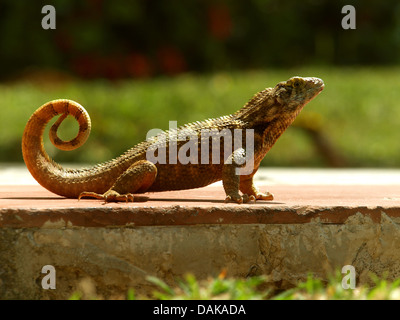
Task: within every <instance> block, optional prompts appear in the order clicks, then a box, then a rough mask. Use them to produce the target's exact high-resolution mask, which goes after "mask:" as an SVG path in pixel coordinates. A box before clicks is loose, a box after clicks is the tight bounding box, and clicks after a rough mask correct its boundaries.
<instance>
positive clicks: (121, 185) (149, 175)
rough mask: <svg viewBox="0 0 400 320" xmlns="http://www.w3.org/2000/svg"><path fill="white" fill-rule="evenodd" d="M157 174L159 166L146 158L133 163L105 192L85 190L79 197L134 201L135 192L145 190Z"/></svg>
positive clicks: (107, 200) (106, 200) (111, 200)
mask: <svg viewBox="0 0 400 320" xmlns="http://www.w3.org/2000/svg"><path fill="white" fill-rule="evenodd" d="M156 176H157V167H156V166H155V165H154V164H153V163H151V162H149V161H146V160H141V161H138V162H135V163H134V164H132V165H131V166H130V167H129V168H128V169H127V170H126V171H125V172H124V173H122V174H121V175H120V176H119V177H118V179H117V180H116V181H115V183H114V185H113V186H112V187H111V188H110V189H109V190H107V191H106V192H105V193H103V194H99V193H95V192H90V191H84V192H82V193H81V194H80V195H79V198H78V199H81V198H84V197H89V198H95V199H102V200H104V201H105V202H119V201H124V202H133V201H134V196H133V193H136V192H139V193H142V192H145V191H146V190H147V189H148V188H149V187H150V186H151V185H152V184H153V182H154V180H155V179H156Z"/></svg>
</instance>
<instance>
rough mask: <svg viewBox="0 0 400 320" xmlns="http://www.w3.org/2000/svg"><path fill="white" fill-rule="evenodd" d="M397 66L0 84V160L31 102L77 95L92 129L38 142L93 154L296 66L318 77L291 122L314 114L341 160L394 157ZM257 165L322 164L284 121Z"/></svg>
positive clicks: (76, 158)
mask: <svg viewBox="0 0 400 320" xmlns="http://www.w3.org/2000/svg"><path fill="white" fill-rule="evenodd" d="M399 74H400V68H399V67H391V68H315V67H313V68H303V69H288V70H265V71H248V72H235V73H219V74H212V75H193V74H187V75H183V76H180V77H176V78H157V79H153V80H140V81H136V80H135V81H133V80H126V81H121V82H114V83H111V82H108V81H105V80H97V81H90V82H81V81H74V82H69V83H67V84H54V83H48V84H43V83H41V85H37V84H36V85H35V84H32V83H29V82H17V83H14V84H12V85H9V84H7V85H6V84H2V85H0V97H1V99H0V118H1V120H2V124H3V125H2V126H0V139H1V143H0V161H2V162H12V161H22V156H21V151H20V143H21V136H22V132H23V129H24V126H25V124H26V121H27V120H28V118H29V117H30V115H31V114H32V113H33V112H34V110H36V108H38V107H39V106H40V105H42V104H43V103H45V102H47V101H49V100H52V99H58V98H68V99H72V100H76V101H77V102H79V103H81V104H82V105H83V106H84V107H85V108H86V109H87V110H88V112H89V114H90V116H91V119H92V133H91V136H90V137H89V140H88V142H87V143H86V144H85V145H84V146H83V147H81V148H80V149H78V150H76V151H71V152H62V151H58V150H56V149H55V148H53V147H52V146H51V145H50V143H49V142H46V149H47V150H48V152H49V153H50V154H51V155H52V156H53V157H54V158H55V159H56V160H57V161H60V162H78V163H79V162H81V163H97V162H100V161H106V160H109V159H111V158H112V157H115V156H117V155H119V154H121V153H122V152H124V151H125V150H127V149H128V148H130V147H132V146H133V145H134V144H136V143H138V142H140V141H142V140H143V139H145V137H146V133H147V132H148V130H149V129H153V128H161V129H167V128H168V121H171V120H176V121H177V122H178V125H182V124H184V123H187V122H192V121H197V120H202V119H206V118H210V117H217V116H220V115H224V114H229V113H232V112H234V111H236V110H237V109H239V108H240V107H242V105H243V104H245V103H246V102H247V100H248V99H249V98H251V97H252V95H253V94H254V93H256V92H257V91H259V90H261V89H263V88H265V87H271V86H274V85H275V84H276V83H277V82H279V81H282V80H286V79H288V78H289V77H291V76H294V75H301V76H316V77H320V78H322V79H323V80H324V81H325V84H326V87H325V90H324V91H323V92H322V93H321V95H320V96H318V97H317V98H316V99H315V100H313V101H312V102H311V103H310V104H309V105H307V106H306V108H305V109H304V110H303V111H302V113H301V114H300V116H299V121H298V123H301V122H302V121H303V122H304V121H310V120H309V119H311V121H314V120H313V119H317V120H318V122H319V123H320V125H319V127H320V130H321V132H322V133H323V134H324V135H325V136H327V137H328V139H329V141H330V142H331V144H332V146H333V147H334V149H335V152H337V153H338V154H340V155H342V156H343V157H345V159H346V161H347V165H349V166H353V167H399V165H400V147H399V141H400V130H399V128H400V108H399V105H398V104H399V101H400V77H399ZM68 127H70V128H68ZM71 128H72V129H71ZM61 129H62V131H63V132H62V134H61V136H62V137H64V138H72V136H73V135H74V133H75V132H76V130H77V126H76V125H75V124H74V123H73V121H72V120H71V121H70V122H69V123H67V124H65V125H63V126H62V128H61ZM263 165H268V166H326V162H325V160H324V158H323V157H322V156H321V154H320V153H319V152H318V151H317V149H316V147H315V145H314V143H313V142H312V140H311V139H310V137H309V136H308V135H307V133H306V132H305V131H304V130H299V129H296V128H289V129H288V130H287V132H286V133H285V134H284V135H283V136H282V137H281V138H280V139H279V140H278V142H277V143H276V145H275V146H274V147H273V148H272V150H271V151H270V152H269V154H268V155H267V157H266V158H265V159H264V161H263Z"/></svg>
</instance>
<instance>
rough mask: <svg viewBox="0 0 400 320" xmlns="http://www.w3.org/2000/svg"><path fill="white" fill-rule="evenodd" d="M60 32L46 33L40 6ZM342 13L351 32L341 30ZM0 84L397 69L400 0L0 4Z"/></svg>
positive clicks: (399, 59)
mask: <svg viewBox="0 0 400 320" xmlns="http://www.w3.org/2000/svg"><path fill="white" fill-rule="evenodd" d="M46 4H50V5H53V6H54V7H55V9H56V30H43V29H42V27H41V21H42V18H43V17H44V14H42V13H41V9H42V7H43V6H44V5H46ZM344 5H353V6H354V7H355V8H356V21H357V24H356V26H357V29H356V30H343V29H342V27H341V21H342V18H343V17H344V14H342V13H341V10H342V7H343V6H344ZM0 34H1V37H0V48H1V51H0V55H1V59H0V76H2V77H3V78H4V77H8V76H10V75H14V74H16V73H17V74H18V73H19V72H21V71H22V70H25V69H26V68H28V67H37V68H41V69H43V68H55V69H61V70H64V71H68V72H71V73H74V74H76V75H78V76H81V77H86V78H94V77H104V78H112V79H113V78H120V77H148V76H154V75H160V74H166V75H175V74H178V73H181V72H184V71H196V72H199V71H200V72H213V71H219V70H237V69H243V68H245V69H255V68H271V67H273V68H276V67H293V66H301V65H304V64H307V65H310V64H317V65H321V64H325V65H328V64H330V65H331V64H334V65H350V64H357V65H365V64H369V65H376V64H393V63H399V62H400V2H399V1H398V0H386V1H375V0H363V1H361V0H358V1H357V0H318V1H317V0H304V1H296V0H285V1H276V0H247V1H237V0H236V1H228V0H218V1H212V0H205V1H204V0H191V1H177V0H170V1H163V0H152V1H146V0H135V1H124V0H114V1H103V0H90V1H79V0H53V1H27V0H18V1H14V0H2V1H1V2H0Z"/></svg>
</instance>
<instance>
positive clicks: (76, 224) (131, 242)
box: [0, 185, 400, 299]
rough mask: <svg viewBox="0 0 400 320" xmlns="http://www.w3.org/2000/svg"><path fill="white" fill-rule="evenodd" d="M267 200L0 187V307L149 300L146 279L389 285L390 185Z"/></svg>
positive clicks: (394, 224)
mask: <svg viewBox="0 0 400 320" xmlns="http://www.w3.org/2000/svg"><path fill="white" fill-rule="evenodd" d="M263 189H265V188H263ZM268 190H270V191H271V192H273V193H274V194H275V200H274V201H272V202H264V201H260V202H258V203H257V204H250V205H237V204H224V203H223V201H222V200H221V199H223V197H224V194H223V190H222V188H221V187H218V186H211V187H207V188H203V189H198V190H188V191H183V192H170V193H160V194H148V195H145V197H148V199H147V198H144V199H142V200H148V201H146V202H138V203H128V204H126V203H111V204H103V203H102V202H101V201H91V200H83V201H79V202H78V201H77V200H74V199H64V198H61V197H58V196H56V195H54V194H51V193H49V192H48V191H46V190H44V189H43V188H41V187H39V186H0V266H1V267H0V298H1V299H66V298H68V297H70V296H71V295H72V293H73V292H75V291H76V290H78V289H79V288H80V287H82V286H83V285H84V284H85V283H86V284H87V283H89V284H90V283H91V284H92V285H93V288H94V289H93V292H95V294H96V295H98V296H101V297H103V298H123V297H124V294H125V293H126V292H127V291H128V289H129V288H133V289H134V290H135V292H136V293H137V294H138V295H148V294H150V293H151V292H152V291H153V290H154V286H153V285H151V284H150V283H149V282H148V281H147V280H146V276H148V275H152V276H157V277H159V278H161V279H163V280H165V281H166V282H167V283H169V284H174V281H176V279H180V278H182V277H183V276H184V275H185V274H186V273H188V272H191V273H193V274H194V275H196V276H197V277H198V278H199V279H204V278H207V277H209V276H216V275H218V274H219V273H220V272H221V271H222V270H224V269H226V271H227V276H240V277H246V276H249V275H258V274H265V275H267V276H269V280H270V281H271V283H273V284H274V285H275V286H276V287H278V288H288V287H290V286H292V285H294V284H295V283H296V282H297V281H298V280H304V279H305V278H306V277H307V274H308V273H313V274H314V275H316V276H319V277H322V278H326V277H327V275H328V274H329V273H332V272H333V271H334V270H337V269H339V270H340V269H341V268H342V267H343V266H344V265H348V264H350V265H353V266H354V267H355V269H356V272H357V283H362V282H367V281H369V273H370V272H372V273H375V274H376V275H378V276H384V275H386V276H387V278H388V279H395V278H398V277H400V265H399V263H398V261H400V250H399V249H400V248H399V244H398V243H399V238H400V230H399V226H398V223H399V222H400V220H399V219H400V192H399V191H400V188H399V186H398V185H382V186H339V185H337V186H322V185H318V186H284V185H275V186H270V187H269V188H268ZM216 199H217V200H216ZM45 265H52V266H54V267H55V270H56V289H54V290H52V289H48V290H45V289H42V286H41V282H42V279H43V277H44V276H45V274H42V273H41V270H42V267H43V266H45ZM93 294H94V293H93Z"/></svg>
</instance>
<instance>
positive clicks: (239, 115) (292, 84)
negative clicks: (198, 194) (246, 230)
mask: <svg viewBox="0 0 400 320" xmlns="http://www.w3.org/2000/svg"><path fill="white" fill-rule="evenodd" d="M323 88H324V82H323V81H322V80H321V79H319V78H314V77H298V76H296V77H292V78H290V79H288V80H287V81H282V82H279V83H278V84H276V85H275V86H274V87H270V88H266V89H264V90H262V91H260V92H258V93H257V94H255V95H254V96H253V97H252V98H251V99H250V100H249V101H248V102H247V103H246V104H245V105H244V106H243V107H242V108H241V109H239V110H238V111H236V112H235V113H232V114H230V115H228V116H222V117H219V118H211V119H208V120H204V121H198V122H194V123H189V124H186V125H183V126H181V127H179V128H177V129H175V130H167V131H163V132H161V133H160V134H159V135H156V136H155V137H154V136H153V137H151V138H148V139H146V140H145V141H143V142H141V143H139V144H137V145H136V146H134V147H133V148H131V149H129V150H128V151H126V152H125V153H123V154H122V155H120V156H119V157H116V158H114V159H112V160H110V161H107V162H104V163H100V164H97V165H94V166H90V167H87V168H81V169H69V168H64V167H62V166H61V165H59V164H58V163H57V162H55V161H54V160H53V159H51V158H50V156H49V155H48V154H47V152H46V150H45V148H44V145H43V135H44V130H45V127H46V125H47V124H48V122H49V121H50V120H51V119H52V118H53V117H55V116H58V115H60V116H59V118H58V119H57V121H56V122H55V123H54V124H53V125H52V127H51V128H50V130H49V138H50V141H51V142H52V143H53V145H55V146H56V147H57V148H59V149H61V150H74V149H76V148H78V147H80V146H81V145H83V144H84V143H85V141H86V140H87V138H88V136H89V132H90V129H91V122H90V117H89V114H88V113H87V111H86V110H85V109H84V108H83V107H82V106H81V105H80V104H79V103H77V102H74V101H72V100H68V99H58V100H53V101H49V102H47V103H45V104H44V105H42V106H41V107H40V108H38V109H37V110H36V111H35V112H34V113H33V114H32V116H31V117H30V118H29V120H28V122H27V124H26V127H25V130H24V132H23V137H22V154H23V158H24V161H25V164H26V166H27V168H28V170H29V171H30V173H31V174H32V176H33V177H34V178H35V179H36V180H37V182H38V183H39V184H40V185H42V186H43V187H44V188H46V189H48V190H49V191H51V192H53V193H55V194H58V195H61V196H64V197H67V198H77V199H81V198H84V197H85V198H87V197H89V198H95V199H102V200H104V201H105V202H118V201H126V202H128V201H129V202H131V201H134V196H133V194H136V193H144V192H157V191H171V190H183V189H193V188H199V187H204V186H206V185H209V184H211V183H213V182H216V181H221V180H222V184H223V188H224V190H225V193H226V198H225V202H236V203H243V202H250V201H254V202H255V201H256V200H273V199H274V196H273V195H272V194H271V193H269V192H264V193H263V192H260V191H259V189H258V188H257V187H256V186H255V185H254V183H253V177H254V174H255V173H256V172H257V170H258V168H259V166H260V162H261V160H262V159H263V158H264V157H265V155H266V154H267V152H268V151H269V150H270V149H271V148H272V146H273V145H274V144H275V142H276V141H277V139H278V138H279V137H280V136H281V135H282V133H283V132H284V131H285V130H286V129H287V128H288V127H289V126H290V125H291V123H292V122H293V121H294V119H295V118H296V117H297V115H298V114H299V112H300V111H301V110H302V109H303V107H304V106H305V105H306V104H307V103H308V102H310V101H311V100H312V99H313V98H315V97H316V96H317V95H318V94H319V93H320V92H321V91H322V90H323ZM68 115H71V116H73V117H74V118H75V119H76V121H77V122H78V124H79V132H78V134H77V135H76V137H75V138H74V139H72V140H69V141H63V140H62V139H60V138H59V137H58V135H57V130H58V128H59V126H60V124H61V123H62V122H63V120H64V119H65V118H66V117H67V116H68ZM204 130H215V131H217V132H221V131H223V130H225V132H226V131H228V133H229V132H233V131H234V130H242V131H246V132H247V130H251V131H249V132H252V138H253V140H252V145H251V147H252V148H250V144H249V143H247V145H246V142H247V140H245V139H244V136H243V137H242V143H243V144H242V145H241V147H240V148H237V149H236V150H232V152H231V154H228V155H226V154H225V152H220V153H219V154H220V156H219V160H220V161H214V162H211V163H210V162H209V161H206V163H204V162H201V163H198V161H197V162H196V161H192V162H188V163H181V161H175V162H173V161H169V162H168V161H167V162H165V163H161V161H160V162H157V161H150V160H148V155H149V151H151V150H153V151H154V150H155V151H154V153H153V154H156V153H157V154H158V153H160V152H161V151H162V150H161V149H157V148H160V146H163V147H164V148H165V150H164V151H166V153H167V154H169V155H170V153H169V152H170V151H171V148H172V147H171V143H172V144H174V146H175V147H176V148H177V150H180V148H182V147H183V146H184V144H185V143H187V142H188V139H187V138H188V136H190V135H195V137H196V136H197V138H198V139H199V141H200V142H199V141H198V142H197V144H195V147H196V148H197V149H198V150H199V149H200V145H201V144H202V142H204V141H202V139H203V140H204V139H205V138H204V137H203V136H202V135H201V132H203V131H204ZM182 134H183V136H186V138H184V139H181V138H177V137H182ZM246 136H247V135H246ZM207 139H208V141H209V142H210V140H212V139H213V137H211V138H210V137H207ZM222 140H223V139H220V141H221V142H220V143H217V144H215V145H214V144H213V145H212V146H213V148H215V146H216V147H218V148H220V149H221V150H225V149H226V150H228V149H227V148H225V149H224V147H225V146H226V145H225V144H223V143H222ZM162 142H164V144H163V143H162ZM165 142H166V143H165ZM230 147H232V146H230ZM208 148H209V150H208V151H212V152H214V150H211V149H213V148H211V146H210V144H209V147H208ZM250 149H252V150H251V152H250V151H249V150H250ZM186 151H187V150H186ZM246 152H247V153H248V154H246ZM250 153H251V154H250ZM245 156H246V161H252V168H253V169H252V170H251V172H247V173H246V174H239V173H238V171H237V169H239V170H240V168H242V167H243V166H244V164H243V157H245ZM210 159H211V154H210ZM228 160H229V161H228Z"/></svg>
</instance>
